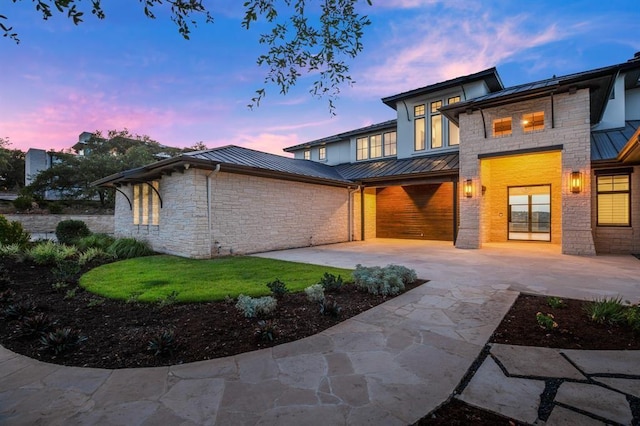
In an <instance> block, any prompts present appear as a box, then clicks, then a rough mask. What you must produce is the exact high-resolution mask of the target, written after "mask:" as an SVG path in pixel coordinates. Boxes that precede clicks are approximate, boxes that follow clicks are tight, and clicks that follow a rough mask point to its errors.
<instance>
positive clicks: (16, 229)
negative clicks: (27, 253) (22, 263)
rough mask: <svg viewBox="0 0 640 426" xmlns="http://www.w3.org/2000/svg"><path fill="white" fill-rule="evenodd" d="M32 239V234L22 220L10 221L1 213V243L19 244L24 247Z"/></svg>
mask: <svg viewBox="0 0 640 426" xmlns="http://www.w3.org/2000/svg"><path fill="white" fill-rule="evenodd" d="M30 239H31V234H29V233H28V232H27V231H25V230H24V228H23V227H22V224H21V223H20V222H18V221H11V222H9V221H8V220H7V218H6V217H4V216H2V215H0V244H2V245H9V244H17V245H19V246H21V247H23V246H25V245H26V244H27V243H28V242H29V240H30Z"/></svg>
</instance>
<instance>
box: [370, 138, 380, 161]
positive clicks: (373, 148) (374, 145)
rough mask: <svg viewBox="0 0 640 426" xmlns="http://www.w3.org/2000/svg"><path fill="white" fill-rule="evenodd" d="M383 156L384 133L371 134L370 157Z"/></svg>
mask: <svg viewBox="0 0 640 426" xmlns="http://www.w3.org/2000/svg"><path fill="white" fill-rule="evenodd" d="M379 157H382V135H373V136H369V158H379Z"/></svg>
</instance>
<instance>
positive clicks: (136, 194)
mask: <svg viewBox="0 0 640 426" xmlns="http://www.w3.org/2000/svg"><path fill="white" fill-rule="evenodd" d="M140 197H141V194H140V185H133V224H134V225H140Z"/></svg>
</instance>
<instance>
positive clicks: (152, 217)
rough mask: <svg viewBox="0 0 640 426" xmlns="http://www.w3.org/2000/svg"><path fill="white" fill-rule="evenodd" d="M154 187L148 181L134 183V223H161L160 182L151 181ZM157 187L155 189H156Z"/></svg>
mask: <svg viewBox="0 0 640 426" xmlns="http://www.w3.org/2000/svg"><path fill="white" fill-rule="evenodd" d="M151 186H152V187H153V189H152V188H151V187H150V186H149V185H148V184H146V183H141V184H136V185H133V224H134V225H144V226H146V225H159V224H160V197H159V196H158V193H157V192H156V191H159V190H160V182H159V181H153V182H151ZM154 189H155V191H154Z"/></svg>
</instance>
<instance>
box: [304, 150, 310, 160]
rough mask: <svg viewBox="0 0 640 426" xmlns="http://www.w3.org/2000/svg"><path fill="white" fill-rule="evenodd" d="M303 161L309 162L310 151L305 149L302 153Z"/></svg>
mask: <svg viewBox="0 0 640 426" xmlns="http://www.w3.org/2000/svg"><path fill="white" fill-rule="evenodd" d="M304 159H305V160H311V150H308V149H306V150H305V151H304Z"/></svg>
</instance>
